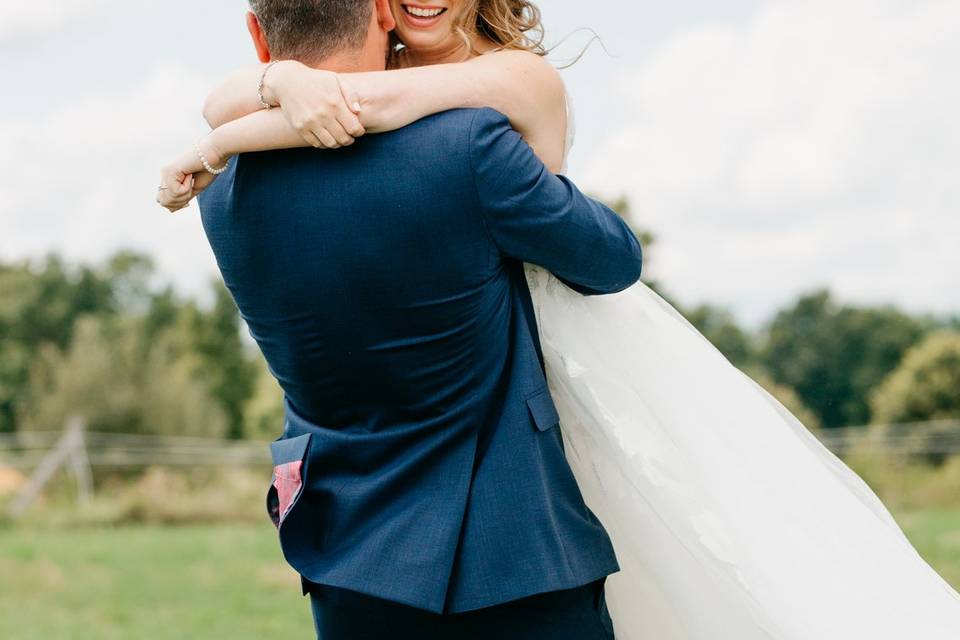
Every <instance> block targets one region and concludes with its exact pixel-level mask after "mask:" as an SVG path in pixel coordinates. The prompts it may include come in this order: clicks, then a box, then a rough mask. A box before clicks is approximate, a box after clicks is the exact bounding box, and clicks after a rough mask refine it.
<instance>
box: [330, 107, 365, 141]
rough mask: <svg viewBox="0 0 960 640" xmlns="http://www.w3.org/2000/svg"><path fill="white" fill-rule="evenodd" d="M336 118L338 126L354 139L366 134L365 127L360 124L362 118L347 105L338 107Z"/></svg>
mask: <svg viewBox="0 0 960 640" xmlns="http://www.w3.org/2000/svg"><path fill="white" fill-rule="evenodd" d="M336 116H337V125H338V126H340V127H341V128H342V129H343V130H344V133H346V134H347V135H349V136H351V137H353V138H359V137H360V136H362V135H363V134H365V133H366V130H365V129H364V128H363V125H362V124H360V118H358V117H357V114H356V113H354V112H353V111H351V110H350V109H349V108H348V107H347V103H343V104H341V105H340V106H339V107H337V113H336Z"/></svg>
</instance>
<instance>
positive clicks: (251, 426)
mask: <svg viewBox="0 0 960 640" xmlns="http://www.w3.org/2000/svg"><path fill="white" fill-rule="evenodd" d="M283 421H284V407H283V389H281V388H280V385H279V384H278V383H277V380H276V378H274V377H273V374H271V373H270V369H269V368H268V367H267V362H266V360H264V359H263V356H262V355H261V356H260V357H259V362H258V366H257V377H256V381H255V382H254V387H253V396H252V397H251V398H250V400H249V401H248V402H247V404H246V406H245V407H244V435H245V437H247V438H251V439H254V440H272V439H274V438H279V437H280V433H281V432H282V431H283Z"/></svg>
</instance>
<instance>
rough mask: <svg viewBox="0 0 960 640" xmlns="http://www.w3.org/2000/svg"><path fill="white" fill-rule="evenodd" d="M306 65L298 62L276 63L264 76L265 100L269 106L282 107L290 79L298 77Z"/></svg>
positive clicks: (283, 61) (284, 61)
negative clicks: (301, 68) (297, 74)
mask: <svg viewBox="0 0 960 640" xmlns="http://www.w3.org/2000/svg"><path fill="white" fill-rule="evenodd" d="M300 67H304V65H303V64H302V63H300V62H297V61H296V60H280V61H278V62H276V63H274V64H273V65H272V66H271V67H270V68H269V69H268V70H267V72H266V73H265V74H264V76H263V99H264V101H265V102H266V103H267V104H271V105H282V104H283V99H284V96H285V95H286V88H287V87H288V86H290V84H289V79H290V78H291V77H292V76H293V77H295V76H296V73H297V71H299V70H300V69H299V68H300Z"/></svg>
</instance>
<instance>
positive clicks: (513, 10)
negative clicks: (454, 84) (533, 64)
mask: <svg viewBox="0 0 960 640" xmlns="http://www.w3.org/2000/svg"><path fill="white" fill-rule="evenodd" d="M464 2H465V3H466V5H467V6H466V7H465V9H464V11H462V12H461V14H460V19H459V20H458V21H457V22H458V24H457V25H456V26H455V27H454V32H455V33H457V35H459V36H460V37H461V38H463V40H464V42H465V43H466V45H467V46H468V47H469V49H470V51H473V46H472V44H473V41H474V39H475V38H476V37H477V36H480V37H483V38H486V39H487V40H489V41H491V42H493V43H494V44H495V45H497V46H498V47H501V48H503V49H519V50H522V51H529V52H531V53H535V54H537V55H540V56H544V55H546V54H547V50H546V49H545V48H544V46H543V38H544V32H543V23H542V22H541V20H540V9H539V7H537V5H535V4H533V3H532V2H530V1H529V0H464Z"/></svg>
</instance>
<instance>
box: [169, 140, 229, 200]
mask: <svg viewBox="0 0 960 640" xmlns="http://www.w3.org/2000/svg"><path fill="white" fill-rule="evenodd" d="M199 144H200V149H201V151H203V155H204V157H205V158H206V159H207V162H208V163H209V164H210V166H212V167H219V166H220V165H221V164H223V161H224V160H225V158H224V157H223V156H222V154H221V153H220V151H219V150H218V149H217V148H216V146H214V145H213V144H212V143H211V142H210V137H209V136H207V137H206V138H204V139H203V140H201V141H200V143H199ZM216 177H217V176H215V175H213V174H212V173H210V172H208V171H207V170H206V169H204V167H203V163H202V162H201V161H200V156H199V155H197V150H196V149H195V148H191V149H190V150H189V151H184V152H183V153H181V154H180V155H179V156H177V158H176V159H175V160H174V161H173V162H171V163H170V164H168V165H166V166H165V167H164V168H163V169H162V170H161V171H160V187H159V189H158V190H157V202H158V203H159V204H160V206H162V207H164V208H165V209H167V210H169V211H170V213H174V212H176V211H179V210H180V209H183V208H184V207H186V206H187V205H189V204H190V201H191V200H193V198H194V197H196V196H197V194H199V193H200V192H201V191H203V190H204V189H206V188H207V187H208V186H210V184H211V183H212V182H213V181H214V179H215V178H216Z"/></svg>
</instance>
